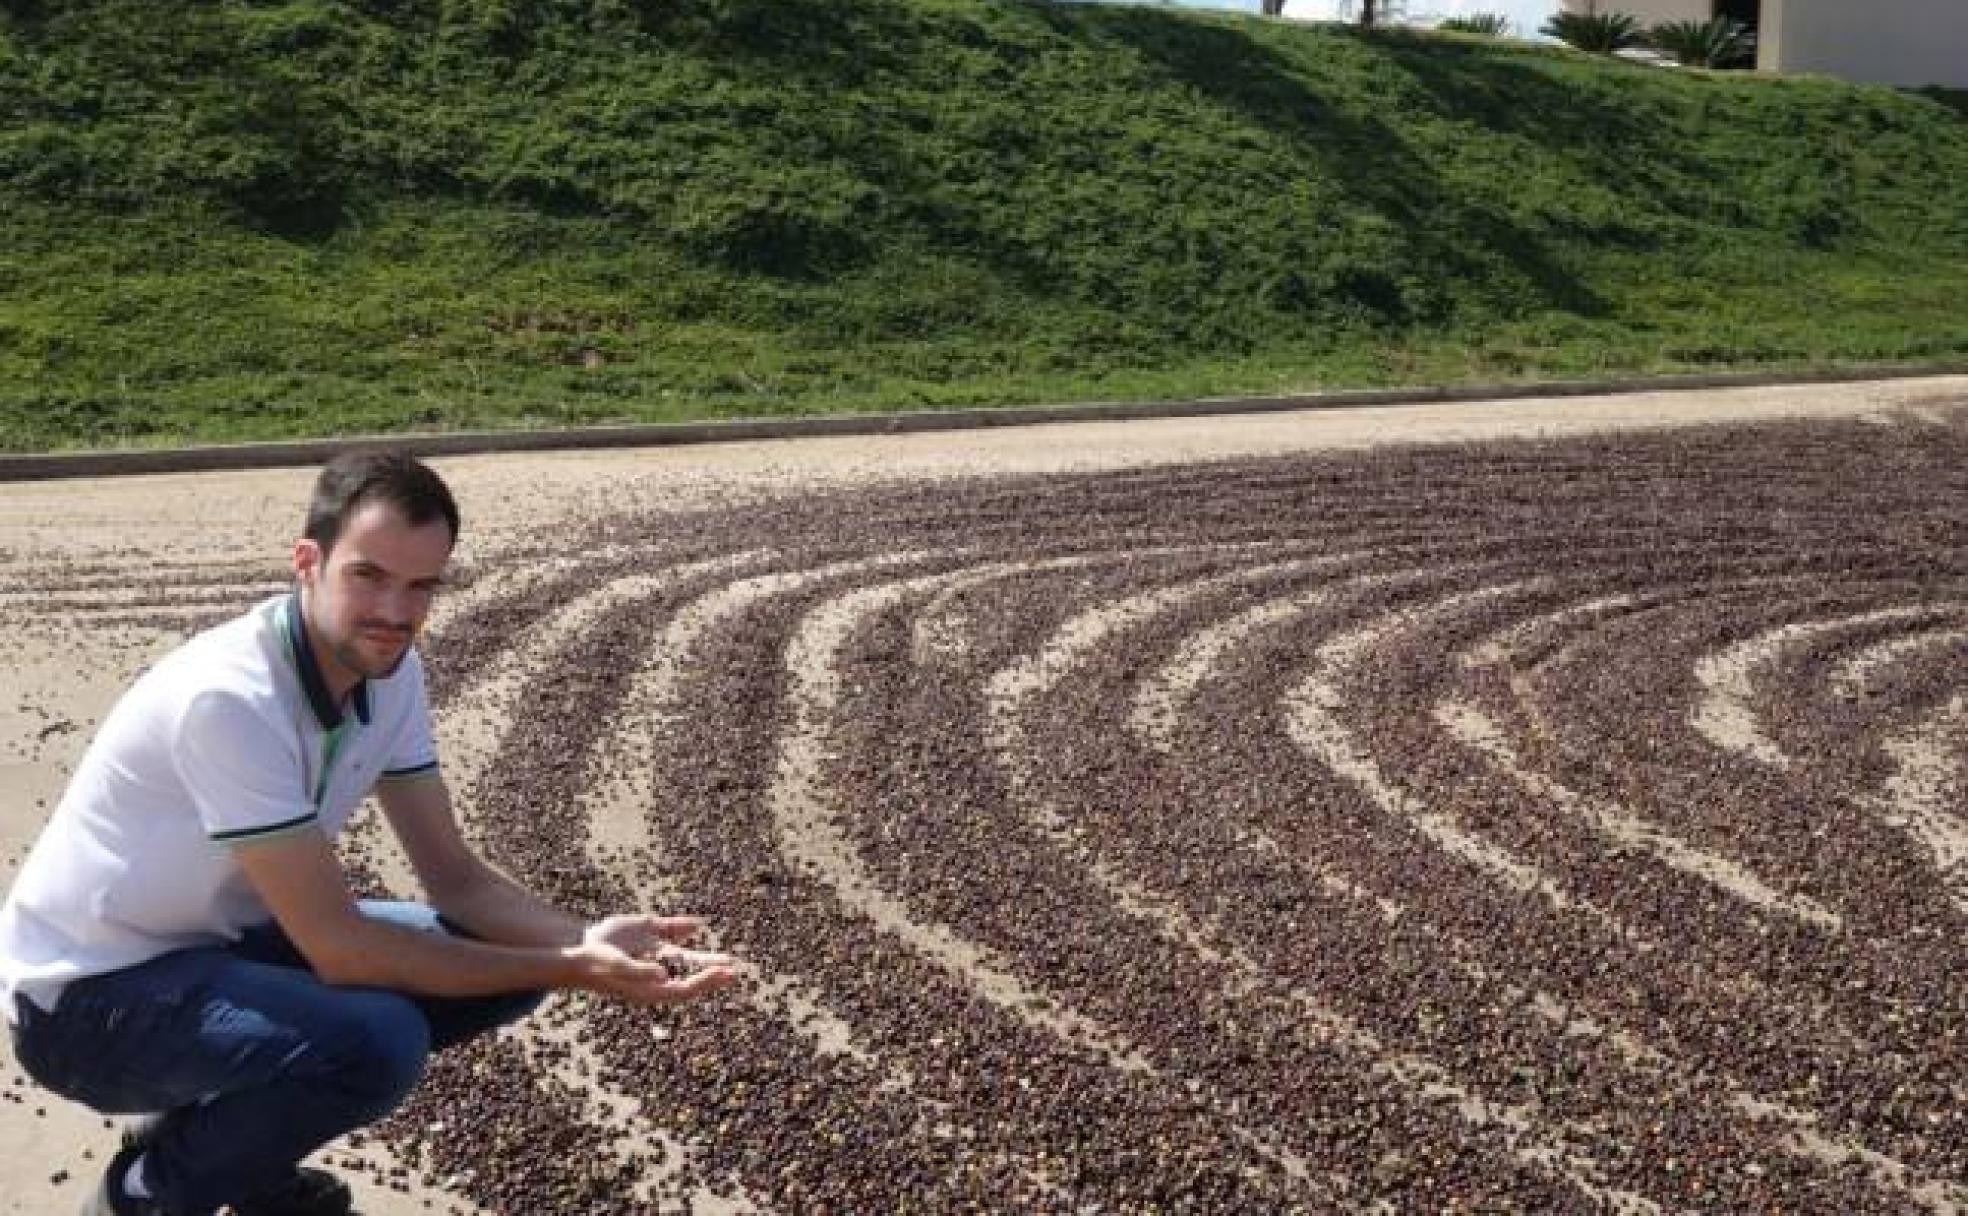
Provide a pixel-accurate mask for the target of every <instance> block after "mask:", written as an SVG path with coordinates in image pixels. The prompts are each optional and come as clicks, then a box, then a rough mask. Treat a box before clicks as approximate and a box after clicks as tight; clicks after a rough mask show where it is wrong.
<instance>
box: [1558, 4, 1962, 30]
mask: <svg viewBox="0 0 1968 1216" xmlns="http://www.w3.org/2000/svg"><path fill="white" fill-rule="evenodd" d="M1769 2H1770V0H1763V3H1764V4H1766V5H1767V4H1768V3H1769ZM1962 2H1963V3H1968V0H1962ZM1565 7H1566V8H1567V9H1569V10H1571V11H1572V12H1574V13H1625V14H1626V15H1627V16H1629V17H1635V18H1638V19H1639V22H1640V24H1641V25H1642V26H1654V25H1659V24H1660V23H1661V22H1663V21H1706V20H1708V19H1709V18H1710V17H1713V16H1714V15H1715V0H1565Z"/></svg>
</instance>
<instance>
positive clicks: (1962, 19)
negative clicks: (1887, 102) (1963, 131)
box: [1756, 0, 1968, 89]
mask: <svg viewBox="0 0 1968 1216" xmlns="http://www.w3.org/2000/svg"><path fill="white" fill-rule="evenodd" d="M1756 66H1757V67H1759V68H1762V69H1764V70H1765V71H1771V72H1823V73H1825V74H1826V75H1828V76H1838V77H1841V78H1843V79H1845V80H1858V81H1865V82H1868V83H1872V84H1896V85H1908V86H1920V85H1930V84H1938V85H1946V86H1948V87H1950V88H1957V89H1961V88H1968V0H1865V3H1862V4H1861V3H1857V2H1856V0H1763V31H1762V37H1761V39H1760V40H1759V43H1758V53H1757V63H1756Z"/></svg>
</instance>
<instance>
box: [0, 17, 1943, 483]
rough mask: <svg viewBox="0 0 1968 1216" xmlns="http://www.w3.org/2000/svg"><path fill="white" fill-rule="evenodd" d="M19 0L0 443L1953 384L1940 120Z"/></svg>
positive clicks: (1375, 72)
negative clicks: (1576, 391) (1167, 398)
mask: <svg viewBox="0 0 1968 1216" xmlns="http://www.w3.org/2000/svg"><path fill="white" fill-rule="evenodd" d="M159 11H160V10H159V8H158V6H156V5H155V4H154V3H153V2H152V0H61V2H60V3H57V2H56V0H0V207H3V208H4V214H5V217H6V218H5V226H4V230H3V231H0V446H4V447H15V448H18V447H37V446H51V445H60V444H67V443H78V442H79V443H103V442H149V441H159V440H166V439H172V438H180V437H186V436H193V437H201V438H235V437H245V436H272V435H286V434H308V433H316V434H318V433H328V432H336V431H366V430H393V429H401V428H405V427H422V426H459V425H484V424H509V423H515V422H540V421H592V420H604V419H625V418H672V417H686V416H706V415H727V414H749V415H757V414H770V413H781V412H810V411H840V410H849V409H871V408H893V407H897V406H922V405H932V406H933V405H957V404H972V403H988V402H1004V401H1018V400H1034V399H1068V398H1087V397H1111V396H1132V395H1165V394H1189V393H1207V392H1226V391H1246V390H1283V389H1288V388H1295V387H1309V386H1315V385H1330V384H1359V383H1379V382H1388V381H1401V380H1442V379H1457V378H1479V379H1498V378H1506V377H1513V376H1549V375H1568V374H1579V373H1587V372H1597V371H1602V370H1640V369H1663V368H1685V367H1691V366H1716V365H1722V364H1736V363H1746V362H1764V363H1783V364H1799V363H1808V362H1821V361H1829V360H1838V359H1903V358H1923V357H1935V356H1959V355H1963V354H1968V208H1963V207H1962V206H1961V205H1960V202H1959V187H1958V183H1960V182H1961V181H1964V180H1968V124H1964V123H1963V121H1962V120H1961V118H1960V117H1959V116H1958V115H1957V114H1956V113H1955V111H1954V110H1952V109H1950V108H1949V106H1948V105H1947V104H1946V102H1945V100H1943V99H1933V98H1920V97H1915V96H1910V95H1903V94H1898V93H1894V92H1891V91H1888V90H1883V89H1866V88H1855V87H1848V86H1844V85H1839V84H1835V83H1831V82H1827V81H1817V80H1794V81H1793V80H1781V81H1779V80H1767V79H1751V78H1742V77H1735V78H1730V77H1719V76H1711V75H1706V74H1697V73H1678V72H1665V71H1659V70H1651V69H1643V68H1638V67H1631V66H1627V65H1621V64H1613V63H1607V62H1603V61H1588V60H1585V59H1583V58H1581V57H1577V56H1574V55H1571V54H1569V53H1566V52H1560V51H1552V50H1542V49H1534V48H1528V47H1523V46H1515V45H1508V44H1501V43H1495V42H1487V41H1481V40H1454V39H1449V38H1445V37H1424V36H1420V35H1408V34H1401V33H1398V32H1386V33H1382V34H1379V35H1377V36H1363V35H1361V34H1359V33H1357V32H1354V31H1351V30H1344V29H1337V28H1319V27H1299V26H1290V25H1285V24H1281V23H1277V22H1262V21H1258V20H1255V19H1249V18H1241V17H1234V16H1225V15H1207V14H1196V13H1190V12H1182V11H1174V10H1168V9H1158V8H1121V7H1107V6H1080V5H1058V4H1050V3H1044V2H1035V0H442V2H439V0H301V2H296V3H257V4H246V3H238V2H236V0H235V2H233V3H210V4H199V5H185V6H171V11H172V12H173V13H174V14H175V16H174V17H173V18H172V19H170V20H160V19H159V18H158V16H157V14H158V13H159Z"/></svg>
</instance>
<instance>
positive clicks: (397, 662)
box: [334, 632, 416, 680]
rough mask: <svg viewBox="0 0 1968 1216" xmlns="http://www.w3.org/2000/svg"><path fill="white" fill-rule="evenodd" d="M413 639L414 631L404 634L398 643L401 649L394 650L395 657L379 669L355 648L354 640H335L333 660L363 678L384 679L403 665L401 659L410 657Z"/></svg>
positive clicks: (414, 637)
mask: <svg viewBox="0 0 1968 1216" xmlns="http://www.w3.org/2000/svg"><path fill="white" fill-rule="evenodd" d="M415 640H416V634H415V633H414V632H412V633H406V634H404V635H403V640H402V642H401V643H400V646H401V649H399V650H398V651H397V652H396V658H395V659H393V660H391V662H390V664H389V666H388V667H387V668H385V669H383V670H381V671H378V670H377V669H376V667H375V665H374V660H372V659H371V658H369V656H367V655H365V654H364V653H363V652H362V651H361V650H360V649H358V648H357V645H356V642H355V641H354V640H350V641H346V642H337V643H336V644H335V646H334V653H335V661H336V662H338V663H340V664H341V665H342V666H343V667H344V668H346V669H347V670H349V671H352V672H354V673H355V674H356V675H359V676H361V677H362V678H363V679H365V680H386V679H388V678H389V677H391V676H393V675H395V674H396V669H397V668H399V667H401V666H403V660H405V659H407V658H409V657H410V644H411V643H412V642H414V641H415Z"/></svg>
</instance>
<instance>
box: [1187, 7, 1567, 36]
mask: <svg viewBox="0 0 1968 1216" xmlns="http://www.w3.org/2000/svg"><path fill="white" fill-rule="evenodd" d="M1175 2H1176V3H1177V4H1180V5H1182V6H1183V7H1184V8H1240V9H1250V10H1253V11H1255V10H1256V8H1257V7H1258V3H1257V0H1175ZM1407 8H1408V12H1409V14H1410V15H1411V16H1414V17H1418V18H1419V17H1455V16H1461V15H1465V14H1469V13H1502V14H1503V15H1504V16H1506V17H1508V18H1510V21H1511V24H1512V25H1514V26H1515V27H1516V29H1515V32H1516V34H1517V35H1518V36H1519V37H1531V36H1534V35H1535V34H1536V33H1537V31H1538V27H1539V26H1541V25H1543V24H1544V22H1545V19H1546V18H1547V17H1549V16H1551V14H1552V13H1555V12H1557V11H1558V0H1408V5H1407ZM1345 11H1348V6H1347V3H1346V0H1286V4H1285V13H1286V15H1287V16H1291V17H1301V18H1304V19H1306V20H1312V21H1317V20H1321V19H1331V18H1334V17H1338V16H1340V15H1342V13H1343V12H1345Z"/></svg>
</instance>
